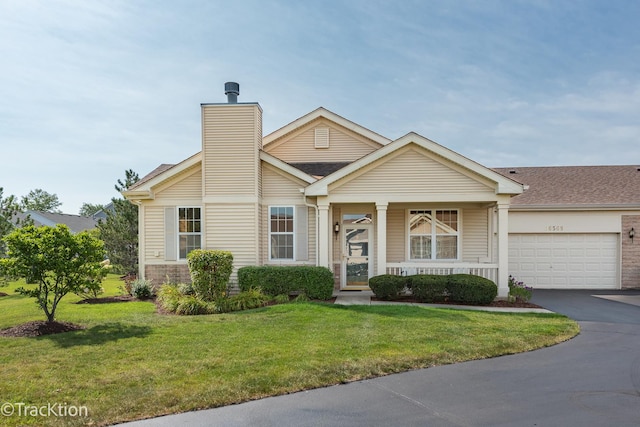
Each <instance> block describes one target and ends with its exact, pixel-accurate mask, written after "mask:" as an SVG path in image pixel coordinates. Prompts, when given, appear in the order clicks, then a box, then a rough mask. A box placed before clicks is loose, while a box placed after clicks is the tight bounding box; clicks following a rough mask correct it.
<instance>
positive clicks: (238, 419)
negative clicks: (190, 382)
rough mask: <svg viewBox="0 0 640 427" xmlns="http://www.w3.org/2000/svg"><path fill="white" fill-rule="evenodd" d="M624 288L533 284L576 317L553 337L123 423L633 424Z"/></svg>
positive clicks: (637, 346) (639, 332)
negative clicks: (487, 354) (547, 343)
mask: <svg viewBox="0 0 640 427" xmlns="http://www.w3.org/2000/svg"><path fill="white" fill-rule="evenodd" d="M594 295H595V296H594ZM626 296H631V297H635V298H631V299H629V301H637V300H638V297H640V291H636V292H633V291H627V292H620V291H618V292H616V291H610V292H604V291H601V292H594V291H551V290H548V291H547V290H536V291H535V292H534V299H533V302H535V303H537V304H539V305H541V306H543V307H545V308H548V309H550V310H552V311H555V312H558V313H562V314H565V315H568V316H569V317H571V318H574V319H576V320H578V322H579V324H580V327H581V332H580V334H579V335H578V336H577V337H575V338H574V339H572V340H569V341H567V342H565V343H561V344H558V345H555V346H553V347H548V348H544V349H540V350H536V351H532V352H528V353H521V354H516V355H509V356H502V357H497V358H493V359H487V360H477V361H471V362H465V363H459V364H455V365H447V366H439V367H433V368H429V369H422V370H417V371H411V372H406V373H402V374H396V375H389V376H386V377H382V378H376V379H372V380H366V381H358V382H355V383H350V384H345V385H340V386H333V387H327V388H323V389H317V390H310V391H306V392H300V393H295V394H291V395H287V396H278V397H272V398H267V399H262V400H257V401H253V402H247V403H243V404H239V405H233V406H227V407H222V408H216V409H210V410H204V411H197V412H190V413H185V414H177V415H171V416H166V417H160V418H155V419H151V420H144V421H138V422H133V423H129V424H127V425H129V426H274V427H276V426H277V427H280V426H338V425H340V426H390V425H397V426H443V427H445V426H518V427H521V426H562V427H572V426H576V427H578V426H579V427H585V426H607V427H608V426H617V427H624V426H629V427H631V426H633V427H637V426H639V425H640V306H638V305H634V303H633V302H630V303H626V302H624V299H625V297H626ZM621 301H622V302H621Z"/></svg>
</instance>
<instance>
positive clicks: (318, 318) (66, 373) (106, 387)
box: [0, 276, 578, 426]
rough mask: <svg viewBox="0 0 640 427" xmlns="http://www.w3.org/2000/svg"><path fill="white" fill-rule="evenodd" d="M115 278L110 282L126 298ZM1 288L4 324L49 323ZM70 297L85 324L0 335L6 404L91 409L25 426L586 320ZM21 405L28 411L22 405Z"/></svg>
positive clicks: (396, 366) (159, 406) (498, 348)
mask: <svg viewBox="0 0 640 427" xmlns="http://www.w3.org/2000/svg"><path fill="white" fill-rule="evenodd" d="M119 284H120V283H119V282H118V281H117V279H116V278H115V277H114V276H110V277H109V281H108V282H107V283H106V284H105V288H106V295H115V294H117V292H116V287H117V286H118V285H119ZM15 287H16V284H12V285H10V286H9V287H5V288H0V291H3V292H6V293H8V294H9V296H6V297H0V329H3V328H8V327H11V326H15V325H17V324H20V323H23V322H27V321H31V320H41V319H43V318H44V317H43V316H44V315H43V314H42V312H41V311H39V309H38V308H37V307H36V305H35V303H34V302H33V300H32V299H29V298H26V297H23V296H20V295H18V294H15V293H14V292H13V289H14V288H15ZM78 300H79V298H78V297H76V296H75V295H67V296H66V297H65V298H64V299H63V300H62V302H61V303H60V306H59V309H58V312H57V320H60V321H65V322H73V323H78V324H82V325H84V326H86V329H84V330H81V331H76V332H67V333H63V334H57V335H49V336H43V337H38V338H5V337H0V404H3V403H6V402H8V403H11V404H12V405H13V407H14V408H17V406H16V405H17V404H19V403H23V404H25V405H37V406H41V405H47V404H64V405H69V406H71V405H73V406H78V407H79V406H85V407H86V408H87V409H88V417H86V418H74V417H40V416H38V417H32V416H17V415H15V414H14V415H12V416H4V417H3V416H2V415H0V419H2V418H3V419H2V423H0V424H6V425H9V426H17V425H25V424H26V425H56V426H58V425H85V424H91V425H106V424H112V423H116V422H123V421H127V420H134V419H139V418H145V417H153V416H158V415H163V414H170V413H176V412H183V411H189V410H194V409H203V408H211V407H215V406H222V405H228V404H231V403H237V402H242V401H246V400H250V399H258V398H262V397H265V396H272V395H277V394H283V393H289V392H294V391H298V390H305V389H310V388H315V387H322V386H327V385H331V384H338V383H343V382H349V381H355V380H359V379H363V378H370V377H374V376H379V375H385V374H389V373H394V372H401V371H406V370H410V369H416V368H425V367H429V366H434V365H441V364H447V363H456V362H461V361H464V360H471V359H480V358H486V357H493V356H498V355H502V354H510V353H517V352H522V351H527V350H532V349H535V348H539V347H543V346H549V345H552V344H555V343H558V342H561V341H564V340H567V339H569V338H571V337H573V336H574V335H576V334H577V333H578V325H577V324H576V323H575V322H573V321H571V320H569V319H567V318H566V317H563V316H558V315H548V314H495V313H487V312H476V311H460V310H448V309H432V308H421V307H409V306H336V305H331V304H320V303H301V304H286V305H277V306H271V307H266V308H262V309H257V310H250V311H245V312H237V313H231V314H222V315H208V316H193V317H186V316H185V317H183V316H175V315H159V314H157V313H156V308H155V305H154V304H153V303H152V302H137V301H136V302H120V303H110V304H75V302H77V301H78ZM16 413H17V411H16Z"/></svg>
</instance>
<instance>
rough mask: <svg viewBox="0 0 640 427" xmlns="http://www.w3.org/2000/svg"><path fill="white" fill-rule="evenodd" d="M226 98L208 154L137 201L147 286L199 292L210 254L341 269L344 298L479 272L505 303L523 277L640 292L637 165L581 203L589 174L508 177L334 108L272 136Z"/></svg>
mask: <svg viewBox="0 0 640 427" xmlns="http://www.w3.org/2000/svg"><path fill="white" fill-rule="evenodd" d="M225 88H226V89H227V95H228V97H229V102H227V103H216V104H202V106H201V111H202V150H201V151H200V152H199V153H197V154H195V155H193V156H191V157H189V158H187V159H186V160H184V161H182V162H181V163H178V164H176V165H169V164H162V165H161V166H159V167H158V168H157V169H155V170H154V171H152V172H151V173H150V174H148V175H147V176H146V177H144V178H143V179H141V180H140V181H139V182H137V183H136V184H135V185H133V186H132V187H131V188H129V190H128V191H125V192H123V194H124V196H125V197H126V198H127V199H129V200H130V201H131V202H133V203H135V204H137V205H138V206H139V214H140V215H139V218H140V224H139V230H140V236H139V247H140V275H141V276H142V277H145V278H147V279H152V280H154V281H156V283H162V282H163V281H164V280H165V278H166V277H169V278H170V279H172V280H176V281H188V280H189V275H188V268H187V265H186V255H187V253H188V252H189V251H190V250H192V249H194V248H205V249H223V250H229V251H231V252H232V253H233V256H234V267H235V271H237V269H238V268H239V267H242V266H247V265H319V266H326V267H328V268H329V269H331V270H332V271H333V273H334V277H335V284H336V289H342V290H358V289H367V283H368V279H369V278H370V277H372V276H375V275H380V274H387V273H389V274H398V275H408V274H415V273H429V274H448V273H456V272H464V273H471V274H477V275H480V276H483V277H486V278H489V279H491V280H493V281H495V282H496V283H497V284H498V295H499V296H500V297H504V296H506V295H507V293H508V277H509V274H514V275H516V277H518V279H520V280H525V281H526V282H527V284H531V285H533V286H535V287H563V288H584V287H598V288H600V287H606V288H620V287H621V286H625V287H633V286H638V285H639V284H640V280H639V279H640V272H639V269H640V265H639V264H640V263H639V262H638V256H639V255H640V253H639V252H638V251H637V248H638V247H640V242H637V244H635V245H634V244H633V239H630V238H629V237H628V233H629V230H631V229H632V228H635V229H636V230H640V194H639V193H638V190H637V189H638V188H640V186H638V184H640V171H638V170H637V168H636V167H622V166H620V167H603V168H604V169H603V170H592V172H593V173H592V174H589V172H588V171H587V172H584V171H583V174H587V175H589V176H590V178H589V179H590V181H588V182H589V183H591V182H599V180H600V179H602V177H603V176H607V177H608V174H609V172H608V171H609V170H611V171H613V172H615V173H623V172H624V178H621V177H619V176H612V177H609V178H607V181H606V183H602V186H601V187H598V189H597V191H596V190H594V191H591V190H589V189H583V190H581V192H580V193H577V189H580V188H581V183H582V184H583V185H584V184H585V183H586V182H587V181H584V180H585V179H586V178H585V176H584V175H581V173H580V172H579V171H580V170H582V169H583V168H557V169H553V170H554V171H556V172H554V173H553V174H552V173H551V172H549V170H547V169H546V168H516V169H496V170H494V169H491V168H488V167H485V166H483V165H480V164H478V163H476V162H474V161H473V160H470V159H468V158H466V157H464V156H462V155H460V154H458V153H456V152H454V151H452V150H449V149H448V148H446V147H444V146H442V145H439V144H437V143H435V142H433V141H431V140H429V139H427V138H425V137H423V136H421V135H418V134H416V133H413V132H411V133H408V134H406V135H405V136H403V137H401V138H399V139H397V140H394V141H392V140H390V139H387V138H385V137H383V136H381V135H379V134H377V133H375V132H373V131H371V130H369V129H366V128H364V127H362V126H360V125H358V124H356V123H353V122H351V121H349V120H347V119H345V118H343V117H341V116H339V115H337V114H335V113H332V112H331V111H328V110H326V109H324V108H318V109H317V110H314V111H312V112H310V113H308V114H306V115H304V116H302V117H300V118H299V119H297V120H295V121H293V122H291V123H289V124H288V125H286V126H284V127H282V128H280V129H278V130H276V131H275V132H273V133H271V134H269V135H266V136H263V134H262V109H261V107H260V105H259V104H257V103H238V102H237V98H236V97H237V95H238V88H239V87H238V85H237V84H235V83H228V84H226V85H225ZM609 168H611V169H609ZM589 170H590V169H589ZM562 171H567V173H566V174H563V172H562ZM570 171H573V173H569V172H570ZM552 175H553V176H552ZM585 186H586V185H585ZM558 187H562V188H558ZM623 189H624V190H623ZM611 193H619V194H618V196H616V197H613V196H611ZM600 196H603V197H604V196H607V197H608V196H611V197H612V198H611V200H609V199H607V198H600ZM596 259H597V260H598V261H597V262H596V261H595V260H596ZM560 261H561V262H560ZM595 269H598V271H597V272H596V271H594V270H595ZM235 271H234V275H233V276H232V280H235Z"/></svg>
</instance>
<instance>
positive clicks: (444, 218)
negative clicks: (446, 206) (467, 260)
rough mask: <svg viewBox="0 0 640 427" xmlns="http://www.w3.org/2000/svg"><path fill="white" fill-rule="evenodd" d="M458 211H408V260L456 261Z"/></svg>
mask: <svg viewBox="0 0 640 427" xmlns="http://www.w3.org/2000/svg"><path fill="white" fill-rule="evenodd" d="M457 258H458V211H457V210H410V211H409V259H411V260H424V259H426V260H432V259H457Z"/></svg>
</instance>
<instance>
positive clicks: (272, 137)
mask: <svg viewBox="0 0 640 427" xmlns="http://www.w3.org/2000/svg"><path fill="white" fill-rule="evenodd" d="M320 117H324V118H326V119H328V120H331V121H332V122H334V123H337V124H339V125H340V126H342V127H344V128H346V129H349V130H351V131H353V132H355V133H358V134H360V135H362V136H364V137H366V138H368V139H370V140H372V141H375V142H377V143H378V144H380V145H387V144H389V143H390V142H391V140H390V139H389V138H385V137H384V136H382V135H380V134H378V133H375V132H374V131H372V130H369V129H367V128H365V127H363V126H360V125H359V124H357V123H354V122H352V121H351V120H347V119H345V118H344V117H342V116H339V115H337V114H336V113H333V112H331V111H329V110H327V109H326V108H323V107H319V108H316V109H315V110H313V111H312V112H310V113H308V114H305V115H304V116H302V117H300V118H298V119H296V120H294V121H292V122H291V123H289V124H288V125H286V126H283V127H281V128H280V129H278V130H276V131H274V132H271V133H270V134H269V135H267V136H265V137H264V138H263V139H262V146H263V147H264V146H266V145H268V144H270V143H272V142H274V141H276V140H278V139H280V138H281V137H283V136H285V135H287V134H288V133H291V132H293V131H295V130H296V129H299V128H301V127H303V126H305V125H306V124H308V123H311V122H312V121H314V120H316V119H318V118H320Z"/></svg>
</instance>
